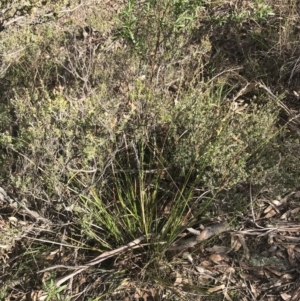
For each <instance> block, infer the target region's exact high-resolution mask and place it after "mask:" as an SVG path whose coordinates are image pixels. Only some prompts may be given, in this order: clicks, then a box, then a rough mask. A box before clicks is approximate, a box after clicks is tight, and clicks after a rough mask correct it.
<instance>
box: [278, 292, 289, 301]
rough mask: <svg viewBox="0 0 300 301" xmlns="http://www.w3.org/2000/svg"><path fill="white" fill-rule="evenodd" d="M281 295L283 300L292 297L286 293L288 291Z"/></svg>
mask: <svg viewBox="0 0 300 301" xmlns="http://www.w3.org/2000/svg"><path fill="white" fill-rule="evenodd" d="M280 296H281V298H282V300H284V301H285V300H290V298H291V295H288V294H286V293H282V294H280Z"/></svg>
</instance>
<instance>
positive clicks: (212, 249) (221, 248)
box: [205, 245, 229, 254]
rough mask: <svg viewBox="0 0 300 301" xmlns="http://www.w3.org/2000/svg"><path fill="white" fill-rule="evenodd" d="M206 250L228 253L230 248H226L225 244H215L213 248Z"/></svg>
mask: <svg viewBox="0 0 300 301" xmlns="http://www.w3.org/2000/svg"><path fill="white" fill-rule="evenodd" d="M205 250H206V251H208V252H210V253H217V254H221V253H227V252H228V251H229V248H226V247H224V246H217V245H214V246H213V247H211V248H206V249H205Z"/></svg>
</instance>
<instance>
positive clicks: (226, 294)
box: [224, 292, 232, 301]
mask: <svg viewBox="0 0 300 301" xmlns="http://www.w3.org/2000/svg"><path fill="white" fill-rule="evenodd" d="M224 297H225V299H226V300H227V301H232V299H231V298H230V296H229V295H228V293H227V292H224Z"/></svg>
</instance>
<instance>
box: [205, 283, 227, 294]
mask: <svg viewBox="0 0 300 301" xmlns="http://www.w3.org/2000/svg"><path fill="white" fill-rule="evenodd" d="M224 288H225V284H222V285H218V286H215V287H211V288H209V289H208V290H207V291H208V292H209V293H214V292H217V291H220V290H223V289H224Z"/></svg>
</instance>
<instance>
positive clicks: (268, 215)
mask: <svg viewBox="0 0 300 301" xmlns="http://www.w3.org/2000/svg"><path fill="white" fill-rule="evenodd" d="M276 214H277V212H276V211H275V210H274V209H272V210H271V211H270V212H269V213H268V214H266V215H265V218H270V217H273V216H275V215H276Z"/></svg>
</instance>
